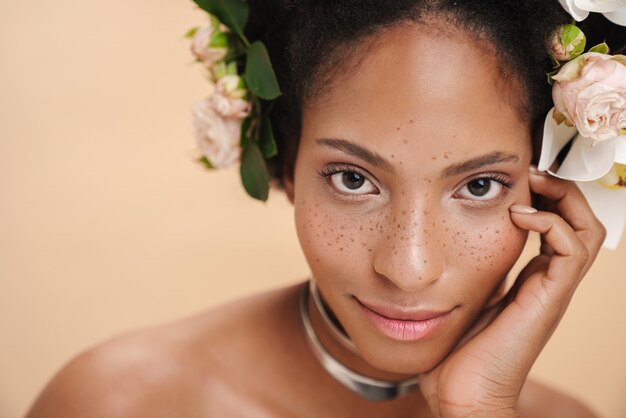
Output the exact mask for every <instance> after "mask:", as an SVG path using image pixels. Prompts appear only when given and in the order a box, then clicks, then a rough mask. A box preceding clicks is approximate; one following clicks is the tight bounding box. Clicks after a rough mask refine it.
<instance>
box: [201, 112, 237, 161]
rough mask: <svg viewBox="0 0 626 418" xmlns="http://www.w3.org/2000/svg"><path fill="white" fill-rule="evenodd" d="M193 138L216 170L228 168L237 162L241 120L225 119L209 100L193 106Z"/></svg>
mask: <svg viewBox="0 0 626 418" xmlns="http://www.w3.org/2000/svg"><path fill="white" fill-rule="evenodd" d="M192 112H193V119H194V121H193V122H194V124H193V126H194V137H195V138H196V142H197V144H198V147H199V148H200V151H201V152H202V154H203V155H204V156H205V157H206V158H207V159H208V160H209V161H210V162H211V164H213V166H215V167H217V168H229V167H231V166H232V165H233V164H235V163H236V162H238V161H239V158H240V156H241V148H240V147H239V137H240V132H241V123H242V120H241V119H225V118H223V117H222V116H220V115H219V114H217V113H216V112H215V110H214V109H213V106H212V105H211V103H210V102H209V100H202V101H199V102H197V103H196V104H194V106H193V110H192Z"/></svg>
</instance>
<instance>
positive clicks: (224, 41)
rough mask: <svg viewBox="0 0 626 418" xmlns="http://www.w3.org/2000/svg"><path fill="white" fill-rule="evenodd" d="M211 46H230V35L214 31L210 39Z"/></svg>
mask: <svg viewBox="0 0 626 418" xmlns="http://www.w3.org/2000/svg"><path fill="white" fill-rule="evenodd" d="M209 46H212V47H219V48H226V47H228V35H226V34H225V33H224V32H217V31H215V32H213V33H212V34H211V38H210V39H209Z"/></svg>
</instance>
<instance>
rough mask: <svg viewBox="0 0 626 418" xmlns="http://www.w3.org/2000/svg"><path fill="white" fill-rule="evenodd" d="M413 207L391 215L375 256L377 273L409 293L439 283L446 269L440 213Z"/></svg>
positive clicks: (443, 233) (421, 206)
mask: <svg viewBox="0 0 626 418" xmlns="http://www.w3.org/2000/svg"><path fill="white" fill-rule="evenodd" d="M412 206H413V207H412V208H411V209H406V206H405V209H402V208H400V209H398V210H397V211H394V214H392V215H390V216H388V218H387V219H388V220H389V221H388V223H387V225H388V228H387V232H386V233H383V236H382V237H381V240H380V241H379V243H378V246H377V248H376V250H375V251H376V252H375V254H374V270H375V271H376V272H377V273H379V274H381V275H383V276H385V277H386V278H387V279H388V280H390V281H391V282H393V283H394V284H395V285H396V286H397V287H399V288H400V289H402V290H404V291H406V292H412V291H418V290H420V289H422V288H424V287H426V286H428V285H430V284H431V283H433V282H435V281H436V280H438V279H439V278H440V277H441V276H442V274H443V271H444V267H445V247H444V245H445V244H444V242H445V228H443V227H442V225H444V224H442V223H441V220H440V219H439V217H438V215H437V213H438V212H439V211H435V210H433V209H432V208H431V209H427V208H426V207H425V206H424V205H418V206H419V207H416V205H412Z"/></svg>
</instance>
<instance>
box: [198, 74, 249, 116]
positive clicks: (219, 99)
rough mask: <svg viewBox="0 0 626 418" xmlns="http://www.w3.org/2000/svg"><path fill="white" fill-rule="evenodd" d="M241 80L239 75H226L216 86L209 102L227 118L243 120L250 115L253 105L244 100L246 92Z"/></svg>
mask: <svg viewBox="0 0 626 418" xmlns="http://www.w3.org/2000/svg"><path fill="white" fill-rule="evenodd" d="M241 84H242V83H241V79H240V77H239V76H237V75H233V74H229V75H225V76H223V77H222V78H220V79H219V80H217V83H216V85H215V90H214V91H213V94H212V95H211V97H210V98H209V102H210V103H211V106H212V107H213V110H215V111H216V112H217V113H219V114H220V115H222V116H223V117H225V118H231V119H243V118H245V117H246V116H248V115H249V114H250V111H251V110H252V105H251V103H250V102H249V101H247V100H244V99H243V97H244V96H245V95H246V90H245V89H242V88H241Z"/></svg>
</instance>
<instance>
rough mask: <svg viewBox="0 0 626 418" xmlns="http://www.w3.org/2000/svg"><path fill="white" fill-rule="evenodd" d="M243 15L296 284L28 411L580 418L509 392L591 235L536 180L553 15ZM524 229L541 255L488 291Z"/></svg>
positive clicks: (85, 363)
mask: <svg viewBox="0 0 626 418" xmlns="http://www.w3.org/2000/svg"><path fill="white" fill-rule="evenodd" d="M258 3H262V4H258ZM272 3H273V2H272ZM250 7H251V8H250V15H249V20H248V24H247V26H246V31H245V32H246V34H247V36H248V37H249V38H250V39H251V40H252V39H262V40H264V42H265V44H266V45H267V48H268V49H269V52H270V57H271V61H272V63H273V65H274V68H275V70H276V74H277V76H278V84H279V85H280V88H281V90H282V92H283V95H282V96H281V97H280V98H279V99H278V100H277V101H276V102H275V106H274V108H273V109H272V113H271V118H272V119H271V120H272V122H273V126H274V132H275V136H276V141H277V144H278V154H277V156H276V157H275V158H273V159H272V160H270V161H269V164H270V171H271V173H272V175H273V177H274V179H275V182H276V184H277V187H279V188H282V189H283V190H284V191H285V193H286V194H287V196H288V197H289V200H290V201H291V202H292V204H293V206H294V209H295V223H296V228H297V234H298V238H299V241H300V244H301V247H302V250H303V253H304V255H305V257H306V259H307V261H308V263H309V266H310V269H311V281H309V280H307V281H305V282H303V283H298V284H296V285H294V286H291V287H289V288H285V289H281V290H278V291H272V292H269V293H264V294H260V295H256V296H253V297H249V298H246V299H243V300H239V301H236V302H232V303H230V304H227V305H223V306H220V307H217V308H214V309H211V310H209V311H207V312H205V313H202V314H200V315H198V316H195V317H193V318H189V319H184V320H182V321H179V322H176V323H173V324H168V325H164V326H162V327H158V328H154V329H149V330H145V331H141V332H137V333H134V334H132V335H126V336H123V337H120V338H118V339H115V340H113V341H110V342H107V343H105V344H103V345H101V346H98V347H96V348H94V349H91V350H89V351H87V352H85V353H83V354H81V355H79V356H78V357H77V358H75V359H74V360H73V361H71V362H70V364H69V365H67V366H66V367H65V368H64V369H63V370H62V371H61V372H60V373H59V374H58V375H57V376H55V377H54V378H53V380H52V381H51V382H50V384H49V385H48V386H47V388H46V389H45V390H44V391H43V393H42V394H41V395H40V397H39V399H38V400H37V401H36V403H35V404H34V405H33V407H32V409H31V411H30V413H29V415H28V416H29V417H31V418H41V417H52V416H63V417H66V418H70V417H96V416H103V417H104V416H106V417H114V416H115V417H144V416H145V417H160V416H163V417H166V416H167V417H174V416H177V417H178V416H180V417H208V416H211V417H383V416H384V417H429V416H433V417H470V416H471V417H518V416H522V417H524V416H527V417H544V416H545V417H555V416H563V417H565V416H566V417H578V416H580V417H587V416H593V414H592V412H591V411H589V410H588V409H587V408H586V407H584V406H583V405H581V404H580V403H579V402H577V401H576V400H573V399H571V398H569V397H567V396H565V395H563V394H560V393H558V392H556V391H553V390H551V389H549V388H546V387H544V386H542V385H540V384H538V383H535V382H532V381H530V380H528V379H527V374H528V372H529V370H530V368H531V366H532V365H533V363H534V361H535V360H536V358H537V357H538V355H539V353H540V352H541V350H542V348H543V347H544V345H545V344H546V342H547V341H548V339H549V338H550V335H551V334H552V332H553V331H554V329H555V328H556V327H557V325H558V323H559V321H560V319H561V317H562V316H563V314H564V312H565V309H566V307H567V305H568V303H569V301H570V299H571V297H572V295H573V292H574V291H575V289H576V287H577V286H578V284H579V282H580V281H581V279H582V278H583V277H584V275H585V273H586V272H587V270H588V269H589V267H590V265H591V264H592V263H593V261H594V259H595V257H596V255H597V253H598V251H599V248H600V246H601V244H602V242H603V240H604V237H605V229H604V228H603V226H602V225H601V224H600V222H599V221H598V219H597V218H596V217H595V216H594V214H593V212H592V211H591V209H590V207H589V205H588V203H587V201H586V200H585V198H584V196H583V195H582V194H581V192H580V191H579V189H578V188H577V187H576V185H575V184H574V183H573V182H569V181H566V180H561V179H558V178H555V177H553V176H550V175H547V174H546V173H543V172H539V171H537V169H536V168H533V165H532V164H536V163H537V160H538V150H539V147H540V145H541V137H542V129H541V128H542V127H543V121H544V118H545V115H546V113H547V112H548V110H549V109H550V107H551V106H552V101H551V99H550V85H548V84H547V82H546V77H545V73H546V72H547V71H549V70H550V67H549V60H548V55H547V52H546V42H545V41H546V39H548V37H549V35H550V33H552V32H553V31H554V30H555V29H556V28H557V27H558V26H559V25H561V24H564V23H567V22H569V21H570V20H571V17H570V16H569V15H568V14H567V13H566V12H565V11H564V10H563V9H562V8H561V6H560V5H559V3H558V2H556V1H544V0H537V1H524V2H520V1H515V2H513V1H489V0H485V1H471V2H470V1H467V2H463V1H443V0H442V1H434V0H432V1H419V0H411V1H389V2H377V1H348V0H345V1H291V2H283V4H278V3H277V4H272V5H270V4H268V2H252V3H251V4H250ZM602 24H604V23H602ZM588 36H589V35H588ZM604 36H606V35H604ZM622 41H623V39H622ZM622 43H623V42H622ZM622 46H623V45H622ZM546 62H547V63H548V68H546ZM533 197H534V198H533ZM540 201H541V206H540V207H539V209H540V210H537V209H536V208H533V207H532V206H531V205H532V204H533V202H534V203H535V206H537V204H538V202H540ZM529 231H535V232H538V233H540V234H541V236H542V246H541V249H540V253H539V254H538V255H537V256H536V257H535V258H534V259H533V260H532V261H531V262H530V263H529V264H528V266H527V267H526V268H525V269H524V270H523V271H522V272H521V274H520V275H519V277H517V279H516V280H515V284H514V286H513V288H512V289H510V290H509V291H508V292H505V290H506V289H504V281H505V279H506V277H507V273H508V272H509V270H510V269H511V267H512V266H513V264H514V263H515V261H516V260H517V259H518V257H519V256H520V253H521V251H522V248H523V247H524V245H525V243H526V238H527V234H528V232H529ZM216 279H217V278H216Z"/></svg>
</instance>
